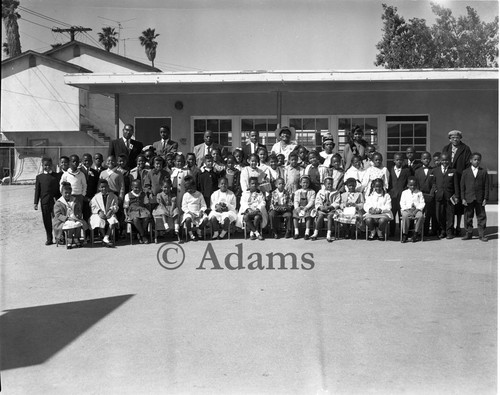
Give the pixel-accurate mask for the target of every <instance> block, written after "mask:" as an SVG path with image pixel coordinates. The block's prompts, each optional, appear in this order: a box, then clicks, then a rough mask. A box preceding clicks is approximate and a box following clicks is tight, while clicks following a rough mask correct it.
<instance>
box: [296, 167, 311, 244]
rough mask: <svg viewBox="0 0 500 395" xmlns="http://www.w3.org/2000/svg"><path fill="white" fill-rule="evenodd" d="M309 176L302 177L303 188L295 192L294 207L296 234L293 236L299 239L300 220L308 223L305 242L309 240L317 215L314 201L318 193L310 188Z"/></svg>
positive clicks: (301, 184)
mask: <svg viewBox="0 0 500 395" xmlns="http://www.w3.org/2000/svg"><path fill="white" fill-rule="evenodd" d="M310 184H311V182H310V180H309V176H307V175H303V176H302V177H300V186H301V188H300V189H298V190H296V191H295V195H294V199H293V206H294V207H295V209H294V210H293V225H294V228H295V232H294V235H293V238H294V239H298V238H299V220H302V219H303V220H305V221H306V231H305V234H304V240H309V233H310V231H311V228H312V225H313V220H314V216H315V213H314V212H313V209H314V199H315V197H316V193H315V192H314V190H312V189H311V188H310Z"/></svg>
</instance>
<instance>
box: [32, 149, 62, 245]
mask: <svg viewBox="0 0 500 395" xmlns="http://www.w3.org/2000/svg"><path fill="white" fill-rule="evenodd" d="M42 166H43V173H42V174H39V175H37V176H36V181H35V200H34V204H35V210H38V202H41V207H42V219H43V226H44V227H45V233H46V235H47V241H46V242H45V245H46V246H49V245H51V244H54V241H53V240H52V217H53V216H54V203H55V201H56V199H59V197H60V196H61V192H60V191H59V178H58V177H57V175H56V173H54V171H53V170H52V159H50V158H44V159H43V160H42Z"/></svg>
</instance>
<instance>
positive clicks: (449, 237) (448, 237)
mask: <svg viewBox="0 0 500 395" xmlns="http://www.w3.org/2000/svg"><path fill="white" fill-rule="evenodd" d="M446 238H447V239H448V240H451V239H454V238H455V236H453V234H452V233H450V234H447V235H446Z"/></svg>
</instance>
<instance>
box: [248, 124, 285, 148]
mask: <svg viewBox="0 0 500 395" xmlns="http://www.w3.org/2000/svg"><path fill="white" fill-rule="evenodd" d="M277 128H278V121H277V119H276V118H241V146H244V145H245V144H247V143H248V142H249V141H250V139H249V135H250V132H251V131H252V130H255V131H257V132H259V143H260V144H264V145H265V146H266V147H267V149H268V151H271V147H272V146H273V144H274V143H276V134H275V131H276V129H277Z"/></svg>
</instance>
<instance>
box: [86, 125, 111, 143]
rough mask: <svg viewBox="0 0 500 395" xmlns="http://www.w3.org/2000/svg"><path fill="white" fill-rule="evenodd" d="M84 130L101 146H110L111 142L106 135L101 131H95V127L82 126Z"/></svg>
mask: <svg viewBox="0 0 500 395" xmlns="http://www.w3.org/2000/svg"><path fill="white" fill-rule="evenodd" d="M82 130H83V131H85V132H86V133H87V134H88V135H89V136H90V137H92V138H93V139H94V140H96V141H97V142H99V143H100V144H101V145H108V144H109V142H110V141H111V139H110V138H109V137H108V136H106V134H104V133H102V132H101V131H100V130H99V129H95V128H94V126H93V125H82Z"/></svg>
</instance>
